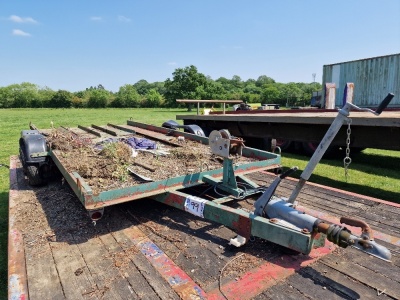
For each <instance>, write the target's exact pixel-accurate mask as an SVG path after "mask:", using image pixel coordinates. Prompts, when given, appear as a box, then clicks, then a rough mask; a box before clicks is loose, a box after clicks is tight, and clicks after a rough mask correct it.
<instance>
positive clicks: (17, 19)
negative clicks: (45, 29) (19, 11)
mask: <svg viewBox="0 0 400 300" xmlns="http://www.w3.org/2000/svg"><path fill="white" fill-rule="evenodd" d="M8 20H10V21H12V22H15V23H33V24H36V23H37V21H36V20H35V19H33V18H31V17H27V18H22V17H19V16H16V15H11V16H10V17H9V18H8Z"/></svg>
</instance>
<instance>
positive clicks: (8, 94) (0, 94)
mask: <svg viewBox="0 0 400 300" xmlns="http://www.w3.org/2000/svg"><path fill="white" fill-rule="evenodd" d="M13 103H14V93H13V90H12V88H11V87H10V86H6V87H0V108H9V107H12V106H13Z"/></svg>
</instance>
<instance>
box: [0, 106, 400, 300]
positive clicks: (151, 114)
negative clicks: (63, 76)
mask: <svg viewBox="0 0 400 300" xmlns="http://www.w3.org/2000/svg"><path fill="white" fill-rule="evenodd" d="M183 113H184V114H188V112H187V111H186V110H184V109H7V110H4V109H3V110H0V164H5V165H8V164H9V157H10V155H13V154H17V153H18V138H19V135H20V131H21V130H22V129H28V124H29V122H32V123H34V124H35V125H36V126H37V127H38V128H49V127H50V126H51V122H53V123H54V126H55V127H57V126H61V125H62V126H68V127H76V126H77V125H78V124H79V125H84V126H85V125H86V126H88V125H91V124H97V125H102V124H106V123H107V122H110V123H115V124H124V123H126V120H128V119H130V118H132V120H134V121H139V122H144V123H148V124H154V125H158V126H160V125H161V123H162V122H163V121H166V120H169V119H173V120H174V119H175V116H176V115H177V114H183ZM192 113H193V114H195V113H196V112H195V111H193V112H192ZM351 157H352V159H353V162H352V164H351V165H350V171H349V175H350V176H349V180H348V182H346V181H345V177H344V170H343V164H342V159H338V160H323V161H322V162H321V164H319V165H318V166H317V168H316V170H315V172H314V174H313V175H312V176H311V178H310V181H313V182H317V183H321V184H325V185H329V186H332V187H336V188H340V189H344V190H348V191H352V192H356V193H361V194H364V195H368V196H372V197H377V198H380V199H384V200H388V201H393V202H398V203H400V185H399V184H398V182H399V179H400V172H399V170H400V152H399V151H382V150H374V149H367V150H365V151H364V152H363V153H360V154H357V155H356V154H355V155H351ZM307 161H308V158H306V157H304V156H301V155H297V154H286V153H285V154H284V155H283V158H282V164H283V165H284V166H295V165H296V166H298V167H299V168H300V171H298V172H297V173H296V174H295V176H299V175H300V173H301V170H302V169H304V167H305V165H306V163H307ZM8 190H9V171H8V169H7V168H6V167H0V299H6V298H7V288H6V287H7V226H8V215H7V212H8Z"/></svg>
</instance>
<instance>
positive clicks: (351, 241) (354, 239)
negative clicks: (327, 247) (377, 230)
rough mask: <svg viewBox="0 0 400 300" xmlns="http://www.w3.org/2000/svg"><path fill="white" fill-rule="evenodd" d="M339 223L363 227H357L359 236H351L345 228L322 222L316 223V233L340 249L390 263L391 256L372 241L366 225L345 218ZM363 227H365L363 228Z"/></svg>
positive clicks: (371, 234) (369, 229)
mask: <svg viewBox="0 0 400 300" xmlns="http://www.w3.org/2000/svg"><path fill="white" fill-rule="evenodd" d="M345 221H350V222H345ZM340 222H341V223H345V224H347V225H353V226H357V225H355V224H362V225H363V226H359V227H361V229H362V233H361V236H357V235H354V234H352V233H351V231H350V230H349V229H347V228H346V227H343V226H340V225H336V224H327V223H324V222H320V223H318V225H317V230H318V232H321V233H325V234H326V237H327V239H328V241H331V242H332V243H334V244H336V245H339V246H340V247H342V248H347V247H348V246H351V247H353V248H356V249H358V250H360V251H363V252H365V253H367V254H370V255H372V256H375V257H377V258H380V259H383V260H385V261H391V257H392V255H391V253H390V251H389V250H388V249H387V248H386V247H384V246H382V245H379V244H377V243H376V242H375V241H374V239H373V232H372V229H371V228H370V227H369V226H368V224H367V223H365V222H364V221H361V220H356V219H350V218H346V217H342V218H341V219H340ZM364 225H366V226H365V227H364Z"/></svg>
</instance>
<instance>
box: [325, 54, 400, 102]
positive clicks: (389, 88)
mask: <svg viewBox="0 0 400 300" xmlns="http://www.w3.org/2000/svg"><path fill="white" fill-rule="evenodd" d="M322 81H323V84H325V83H328V82H334V83H335V84H336V89H337V93H336V94H337V97H336V101H335V104H336V105H338V106H340V105H341V103H342V99H341V95H342V92H343V90H344V87H345V85H346V83H347V82H353V83H354V99H353V100H354V101H353V103H354V104H355V105H357V106H364V107H365V106H367V107H377V106H378V105H379V103H380V101H382V99H383V97H384V96H385V95H387V94H388V93H394V94H395V95H396V96H395V98H394V99H393V101H392V102H391V104H390V106H389V107H400V53H397V54H393V55H387V56H380V57H372V58H366V59H360V60H355V61H348V62H341V63H336V64H330V65H324V66H323V77H322Z"/></svg>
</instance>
